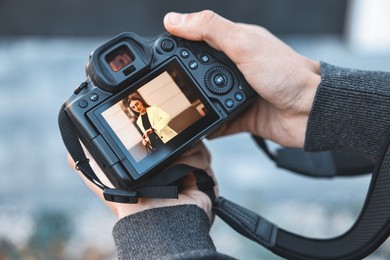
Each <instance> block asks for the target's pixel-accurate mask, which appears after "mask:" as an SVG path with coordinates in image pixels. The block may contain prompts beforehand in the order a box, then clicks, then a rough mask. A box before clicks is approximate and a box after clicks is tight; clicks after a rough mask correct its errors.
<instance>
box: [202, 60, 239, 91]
mask: <svg viewBox="0 0 390 260" xmlns="http://www.w3.org/2000/svg"><path fill="white" fill-rule="evenodd" d="M205 84H206V87H207V89H208V90H210V91H211V92H212V93H214V94H217V95H223V94H225V93H227V92H229V91H230V90H231V89H232V87H233V76H232V73H231V72H230V71H229V70H228V69H227V68H225V67H221V66H218V67H213V68H211V69H209V70H208V71H207V72H206V76H205Z"/></svg>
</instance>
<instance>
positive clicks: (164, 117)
mask: <svg viewBox="0 0 390 260" xmlns="http://www.w3.org/2000/svg"><path fill="white" fill-rule="evenodd" d="M151 108H152V109H153V110H152V111H153V118H154V119H155V120H153V125H152V127H153V128H154V129H155V130H156V131H157V133H159V132H161V130H162V129H164V128H165V127H166V126H167V125H168V123H169V121H170V120H171V118H170V116H169V114H168V113H167V112H165V111H164V110H162V109H161V108H160V107H159V106H153V107H151Z"/></svg>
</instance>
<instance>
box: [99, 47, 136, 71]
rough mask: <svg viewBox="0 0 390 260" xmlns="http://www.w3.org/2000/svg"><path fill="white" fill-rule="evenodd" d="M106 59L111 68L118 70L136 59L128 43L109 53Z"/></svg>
mask: <svg viewBox="0 0 390 260" xmlns="http://www.w3.org/2000/svg"><path fill="white" fill-rule="evenodd" d="M105 59H106V62H107V63H108V65H109V66H110V68H111V69H112V70H113V71H114V72H117V71H119V70H121V69H123V68H124V67H126V66H127V65H129V64H130V63H132V62H133V61H134V54H133V53H132V52H131V51H130V50H129V48H128V47H127V46H126V45H122V46H120V47H118V48H116V49H115V50H113V51H112V52H110V53H109V54H107V55H106V57H105Z"/></svg>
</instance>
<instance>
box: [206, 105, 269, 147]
mask: <svg viewBox="0 0 390 260" xmlns="http://www.w3.org/2000/svg"><path fill="white" fill-rule="evenodd" d="M259 120H261V115H260V113H259V102H257V101H256V102H255V103H254V104H253V105H252V106H251V107H249V108H248V109H247V110H245V111H244V112H243V113H241V114H240V115H238V116H237V117H236V118H235V119H234V120H230V121H229V122H227V123H225V124H223V125H221V126H220V127H219V128H217V129H216V130H215V131H214V132H213V133H211V134H210V135H209V136H208V137H207V138H208V139H215V138H219V137H223V136H228V135H232V134H236V133H242V132H250V133H256V132H257V131H258V129H256V128H257V127H256V126H257V125H258V121H259Z"/></svg>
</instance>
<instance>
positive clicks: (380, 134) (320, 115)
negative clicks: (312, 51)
mask: <svg viewBox="0 0 390 260" xmlns="http://www.w3.org/2000/svg"><path fill="white" fill-rule="evenodd" d="M389 97H390V73H386V72H378V71H362V70H353V69H345V68H340V67H335V66H332V65H329V64H326V63H321V83H320V85H319V87H318V90H317V93H316V96H315V100H314V104H313V108H312V110H311V113H310V117H309V121H308V127H307V132H306V139H305V149H306V150H309V151H322V150H339V151H348V152H353V153H357V154H360V155H362V156H365V157H368V158H371V159H375V158H376V156H377V155H378V152H379V151H380V148H381V147H382V145H383V143H384V141H385V138H386V136H387V131H388V129H389V125H390V98H389Z"/></svg>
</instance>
